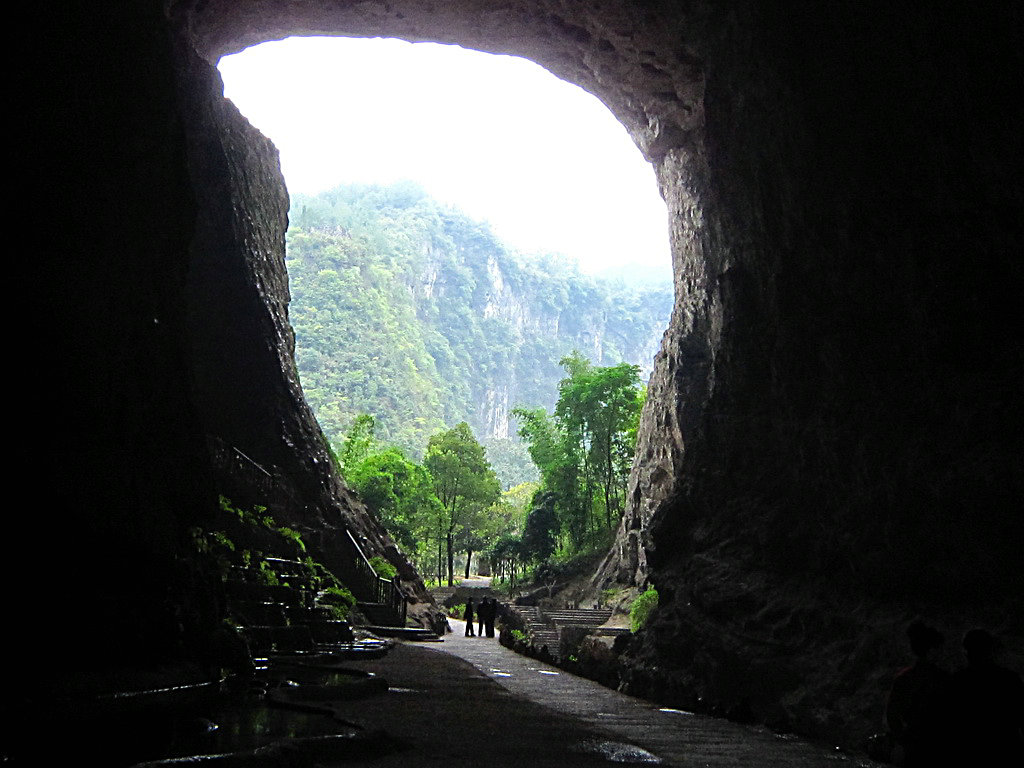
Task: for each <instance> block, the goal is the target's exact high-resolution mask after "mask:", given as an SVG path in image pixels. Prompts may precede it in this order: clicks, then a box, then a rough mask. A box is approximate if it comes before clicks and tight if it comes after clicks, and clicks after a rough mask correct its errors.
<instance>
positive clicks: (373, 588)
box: [207, 435, 407, 627]
mask: <svg viewBox="0 0 1024 768" xmlns="http://www.w3.org/2000/svg"><path fill="white" fill-rule="evenodd" d="M207 445H208V446H209V451H210V455H211V457H212V459H213V462H214V465H215V466H216V467H217V469H219V470H221V471H222V472H224V473H225V474H226V475H228V476H229V477H230V478H231V479H232V480H233V481H235V482H238V483H240V484H242V485H243V486H244V487H246V488H249V489H251V490H252V491H253V492H255V494H256V495H259V496H262V497H263V498H264V499H267V500H270V499H280V500H281V501H283V502H285V503H287V501H290V502H292V503H294V504H296V505H298V504H300V502H299V501H298V499H296V498H295V497H294V495H293V494H292V493H291V492H290V491H289V489H288V488H286V487H284V486H282V485H281V484H280V483H279V482H278V480H277V478H275V476H274V475H273V474H271V473H270V472H268V471H267V470H266V469H264V468H263V467H262V466H260V465H259V464H257V463H256V462H255V461H253V460H252V459H251V458H249V457H248V456H246V455H245V454H244V453H242V452H241V451H240V450H238V449H237V448H235V447H234V446H231V445H228V444H227V443H225V442H224V441H223V440H221V439H220V438H219V437H215V436H213V435H208V436H207ZM345 535H346V537H347V539H346V540H347V541H348V543H349V544H350V545H351V551H350V553H349V556H348V557H347V558H345V561H346V562H345V565H346V566H350V567H349V568H346V571H348V572H346V573H344V574H339V575H340V576H342V578H343V579H344V580H345V581H346V586H348V587H349V588H350V589H351V590H352V592H353V594H355V596H356V598H357V599H360V600H362V601H363V602H368V603H379V604H381V605H383V606H385V607H386V608H387V609H388V612H389V613H390V614H391V617H390V618H391V621H393V622H394V625H393V626H399V627H404V626H405V620H406V616H407V605H406V601H405V594H404V593H403V592H402V589H401V587H400V586H399V585H398V579H397V578H395V579H391V580H388V579H385V578H382V577H381V576H380V575H379V574H378V573H377V572H376V571H375V570H374V569H373V566H372V565H370V561H369V560H368V559H367V557H366V554H365V553H364V552H363V548H362V547H361V546H359V542H358V541H356V538H355V536H353V535H352V532H351V531H349V530H348V529H347V528H346V529H345Z"/></svg>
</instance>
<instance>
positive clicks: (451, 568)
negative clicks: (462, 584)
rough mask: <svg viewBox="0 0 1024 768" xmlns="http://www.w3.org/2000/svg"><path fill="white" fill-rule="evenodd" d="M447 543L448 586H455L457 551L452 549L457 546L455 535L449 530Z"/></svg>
mask: <svg viewBox="0 0 1024 768" xmlns="http://www.w3.org/2000/svg"><path fill="white" fill-rule="evenodd" d="M446 543H447V545H448V586H449V587H453V586H455V551H454V550H453V549H452V548H453V547H454V546H455V537H454V536H453V535H452V534H451V533H450V532H449V534H448V536H447V537H446Z"/></svg>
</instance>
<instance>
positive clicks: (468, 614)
mask: <svg viewBox="0 0 1024 768" xmlns="http://www.w3.org/2000/svg"><path fill="white" fill-rule="evenodd" d="M462 618H464V619H465V620H466V637H473V598H472V597H467V598H466V610H465V611H464V612H463V614H462Z"/></svg>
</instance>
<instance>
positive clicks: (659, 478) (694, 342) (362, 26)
mask: <svg viewBox="0 0 1024 768" xmlns="http://www.w3.org/2000/svg"><path fill="white" fill-rule="evenodd" d="M606 11H608V9H605V8H603V7H600V6H586V7H580V8H578V9H576V10H575V12H574V14H573V16H572V17H571V18H566V17H565V16H564V15H563V14H564V9H563V8H562V7H561V5H560V4H559V3H556V2H554V1H551V2H548V1H546V0H538V1H537V2H531V3H529V4H527V5H523V6H521V7H520V6H516V7H506V6H503V7H501V8H492V7H489V6H483V5H481V6H476V5H474V4H473V3H469V4H465V5H449V4H444V5H442V6H429V7H428V6H423V5H421V4H420V3H418V2H412V1H409V2H406V1H405V0H400V1H399V2H388V3H385V2H367V3H360V4H356V5H348V4H334V5H330V6H324V5H321V4H316V3H297V4H296V3H290V4H282V5H281V6H280V7H278V6H276V5H274V4H266V5H263V6H261V7H260V11H259V17H258V18H257V17H251V16H247V15H245V13H244V11H242V10H240V9H239V8H237V7H236V6H235V5H233V4H229V3H222V2H209V3H202V4H192V3H187V4H183V5H180V6H178V7H177V8H176V9H175V11H174V13H175V15H176V17H177V19H178V22H179V24H180V26H181V28H183V29H187V30H188V34H189V37H190V40H191V41H192V43H193V44H194V45H195V48H196V50H197V51H198V52H199V53H200V55H202V56H203V57H204V58H206V60H207V61H209V62H211V63H216V62H217V61H219V59H220V58H221V57H222V56H224V55H227V54H231V53H236V52H238V51H241V50H243V49H245V48H246V47H247V46H252V45H256V44H258V43H261V42H266V41H270V40H280V39H283V38H286V37H288V36H290V35H311V34H313V35H350V36H357V37H373V36H390V37H395V38H399V39H402V40H406V41H434V42H438V43H442V44H456V45H461V46H465V47H467V48H471V49H474V50H477V51H483V52H487V53H494V54H509V55H514V56H522V57H524V58H526V59H528V60H530V61H533V62H535V63H537V64H539V65H540V66H542V67H544V68H545V69H546V70H548V71H549V72H551V73H552V74H554V75H555V76H556V77H559V78H561V79H563V80H565V81H566V82H569V83H573V84H576V85H578V86H579V87H581V88H583V89H584V90H586V91H588V92H589V93H592V94H594V95H595V96H597V97H598V98H599V99H600V100H601V102H602V103H603V104H604V105H605V106H606V107H607V108H608V109H609V110H610V111H611V112H612V114H614V115H615V117H616V118H617V119H618V120H619V122H620V123H622V125H623V126H625V128H626V130H627V131H628V133H629V135H630V137H631V138H632V139H633V141H634V142H635V144H636V146H637V147H638V148H639V149H640V151H641V153H642V154H643V156H644V158H645V159H646V160H647V161H648V162H650V163H651V164H652V165H653V167H654V169H655V175H656V178H657V182H658V187H659V191H660V193H661V197H662V198H663V200H664V201H665V204H666V205H667V208H668V214H669V237H670V241H671V250H672V263H673V273H674V292H675V300H674V301H675V303H674V307H673V321H672V323H671V324H670V328H671V329H672V330H671V332H670V333H669V334H667V335H666V338H669V336H671V337H672V338H671V339H669V341H668V342H663V346H662V349H663V351H664V354H662V355H660V356H659V357H658V359H657V361H656V363H655V370H654V375H653V376H652V379H651V386H650V389H649V397H648V405H647V407H646V409H645V416H644V417H643V421H644V424H645V425H646V426H642V428H641V430H640V439H639V441H638V447H637V455H638V456H646V457H648V458H651V457H656V458H655V459H654V460H653V461H649V462H648V463H649V464H650V466H649V467H648V468H646V469H643V468H642V469H641V472H646V473H647V474H648V475H649V477H648V481H649V482H646V481H645V487H646V491H645V494H644V498H642V499H641V498H640V495H639V494H634V495H633V496H632V497H631V500H630V508H629V509H627V513H626V514H627V517H629V518H630V524H629V526H630V528H637V527H640V526H641V525H642V522H641V521H644V520H647V519H649V518H650V517H651V515H652V514H654V513H655V511H656V510H657V509H658V508H660V507H662V506H663V505H665V504H667V503H669V502H670V501H671V499H672V497H673V494H674V493H675V492H676V489H675V483H676V480H675V477H676V472H674V471H673V469H672V468H673V467H678V466H679V465H680V464H681V462H682V447H683V446H682V441H681V439H680V437H679V436H680V435H682V434H686V433H687V432H689V431H690V430H692V429H694V428H695V426H696V424H697V423H698V421H699V420H700V418H701V413H702V408H703V404H704V403H706V402H707V398H708V396H709V393H710V390H711V382H712V378H713V377H712V376H711V369H710V367H709V364H708V363H707V362H706V361H709V360H711V359H712V358H713V351H712V350H713V347H714V346H715V345H716V344H717V340H718V334H719V333H720V331H721V322H720V316H721V307H720V305H719V304H720V297H719V295H718V289H717V287H716V286H715V284H714V282H713V279H712V276H713V275H714V274H717V272H719V271H720V267H721V265H715V264H713V263H710V259H709V254H708V252H706V247H707V243H708V237H709V235H708V227H707V225H706V224H705V221H704V218H703V198H702V190H706V189H707V188H708V186H709V182H708V178H709V171H708V168H707V167H706V165H705V161H704V147H703V142H704V133H703V130H704V109H703V93H704V72H703V62H702V58H701V54H700V51H701V50H702V49H703V45H704V44H703V41H702V40H701V38H702V35H703V34H704V31H703V28H702V27H700V26H699V25H698V26H692V25H689V24H688V20H687V19H686V18H684V17H681V16H680V17H678V18H677V17H675V16H674V15H671V16H670V15H668V14H663V17H659V18H654V16H651V17H650V18H648V17H645V18H644V19H643V20H642V23H638V20H635V19H633V18H632V17H631V16H630V15H628V14H627V15H616V14H615V13H611V14H610V15H609V14H606ZM652 13H654V15H658V13H657V12H652ZM641 30H642V31H641ZM682 348H685V349H686V354H685V356H682V355H680V354H678V353H677V351H675V350H678V349H682ZM682 358H685V361H692V360H697V361H705V362H700V364H698V365H696V366H689V365H688V367H687V369H686V370H683V369H682V368H681V367H680V362H681V359H682ZM659 366H660V370H661V371H662V375H661V376H660V378H659V375H658V371H659ZM680 403H682V404H683V407H679V405H678V404H680ZM648 435H668V436H669V439H668V440H667V441H666V440H662V441H661V444H659V445H657V446H656V447H654V446H645V445H644V442H645V441H646V440H648ZM656 439H660V438H656ZM641 506H642V507H643V508H642V509H640V507H641ZM634 507H636V509H634ZM636 546H638V545H637V544H636V543H635V542H633V543H630V544H629V547H628V548H630V549H635V548H636ZM622 556H623V557H625V558H626V559H625V561H624V562H627V563H628V562H633V561H637V559H638V558H637V553H636V552H633V553H632V554H630V553H625V554H624V555H622ZM643 559H644V558H643V556H642V554H641V555H640V558H639V560H640V561H642V560H643Z"/></svg>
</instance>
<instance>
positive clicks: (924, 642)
mask: <svg viewBox="0 0 1024 768" xmlns="http://www.w3.org/2000/svg"><path fill="white" fill-rule="evenodd" d="M907 636H908V638H909V639H910V648H911V651H912V652H913V654H914V656H916V657H917V660H916V661H915V663H914V664H913V665H911V666H909V667H907V668H905V669H902V670H900V671H899V672H898V673H897V674H896V677H895V679H894V680H893V685H892V691H891V692H890V694H889V700H888V702H887V705H886V721H887V723H888V726H889V730H890V732H891V734H892V735H893V737H894V738H895V742H896V745H897V746H898V747H899V748H900V750H901V751H902V753H903V759H902V764H903V765H905V766H909V767H910V768H913V767H914V766H942V765H958V766H969V765H970V766H974V765H977V766H985V767H986V768H1003V767H1004V766H1006V767H1009V766H1024V683H1022V681H1021V678H1020V676H1019V675H1018V674H1017V673H1015V672H1013V671H1012V670H1010V669H1007V668H1005V667H1001V666H999V665H998V664H997V663H996V661H995V656H996V651H997V650H998V647H999V645H998V642H997V641H996V639H995V638H994V637H993V636H992V635H991V634H989V633H988V632H986V631H985V630H984V629H972V630H971V631H970V632H968V633H967V634H966V635H964V639H963V647H964V651H965V653H966V656H967V665H966V666H964V667H963V668H962V669H960V670H958V671H957V672H954V673H952V674H950V673H949V672H947V671H946V670H944V669H942V668H941V667H940V666H939V665H938V664H936V663H935V662H934V661H933V660H932V659H931V658H930V656H931V654H932V652H933V651H936V650H937V649H938V648H940V647H941V646H942V644H943V637H942V634H941V633H940V632H939V631H938V630H936V629H934V628H933V627H930V626H928V625H927V624H925V623H923V622H920V621H916V622H914V623H913V624H911V625H910V627H909V629H908V630H907Z"/></svg>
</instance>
